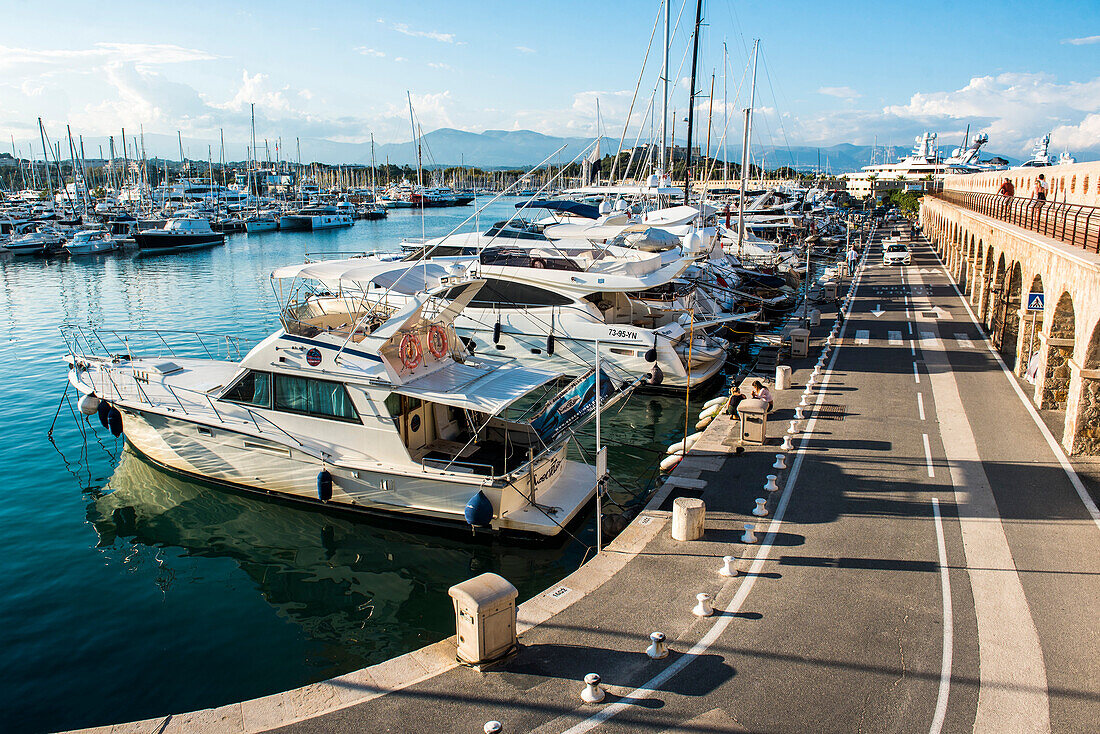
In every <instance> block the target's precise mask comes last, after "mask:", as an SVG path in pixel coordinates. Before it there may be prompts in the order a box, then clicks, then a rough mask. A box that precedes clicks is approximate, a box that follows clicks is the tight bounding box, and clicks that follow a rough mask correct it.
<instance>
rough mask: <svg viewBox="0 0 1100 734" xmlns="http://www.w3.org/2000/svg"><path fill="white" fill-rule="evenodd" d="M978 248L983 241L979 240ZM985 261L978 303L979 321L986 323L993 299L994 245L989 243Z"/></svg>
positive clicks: (985, 250)
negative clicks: (991, 292)
mask: <svg viewBox="0 0 1100 734" xmlns="http://www.w3.org/2000/svg"><path fill="white" fill-rule="evenodd" d="M978 249H979V250H982V241H981V240H978ZM983 251H984V253H985V256H984V257H983V262H984V263H985V269H984V271H983V272H982V296H981V301H980V302H979V303H978V321H980V322H981V323H982V324H985V323H986V313H987V312H988V311H989V302H990V301H991V300H992V298H991V294H990V291H992V290H993V246H992V245H989V246H988V247H986V248H985V249H984V250H983Z"/></svg>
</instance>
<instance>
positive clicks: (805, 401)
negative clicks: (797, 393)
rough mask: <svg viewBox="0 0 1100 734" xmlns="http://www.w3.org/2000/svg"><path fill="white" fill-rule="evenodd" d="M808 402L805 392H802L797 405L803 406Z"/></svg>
mask: <svg viewBox="0 0 1100 734" xmlns="http://www.w3.org/2000/svg"><path fill="white" fill-rule="evenodd" d="M809 404H810V399H809V398H807V397H806V395H805V394H803V395H802V399H801V400H799V401H798V405H799V407H802V408H805V407H806V406H807V405H809Z"/></svg>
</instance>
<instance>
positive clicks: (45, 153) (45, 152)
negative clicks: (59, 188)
mask: <svg viewBox="0 0 1100 734" xmlns="http://www.w3.org/2000/svg"><path fill="white" fill-rule="evenodd" d="M38 134H39V135H41V136H42V160H43V161H45V163H46V186H47V188H49V191H50V203H51V204H52V203H53V179H51V178H50V152H49V151H48V150H47V149H46V129H45V128H44V127H42V118H41V117H39V118H38Z"/></svg>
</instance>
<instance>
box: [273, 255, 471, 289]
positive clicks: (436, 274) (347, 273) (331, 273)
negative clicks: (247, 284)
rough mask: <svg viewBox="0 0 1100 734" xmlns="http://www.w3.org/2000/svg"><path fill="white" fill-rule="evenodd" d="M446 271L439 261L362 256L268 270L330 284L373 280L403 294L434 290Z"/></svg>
mask: <svg viewBox="0 0 1100 734" xmlns="http://www.w3.org/2000/svg"><path fill="white" fill-rule="evenodd" d="M448 275H450V273H449V271H448V270H447V268H446V267H444V266H443V265H440V264H439V263H431V262H401V261H385V260H376V259H374V258H362V257H353V258H347V259H343V260H323V261H321V262H314V263H303V264H300V265H288V266H286V267H282V268H277V269H276V270H274V271H273V272H272V273H271V277H272V278H274V279H280V280H282V279H286V278H309V279H312V280H319V281H321V282H322V283H326V284H329V285H335V284H336V283H340V282H342V283H353V284H356V285H360V286H362V285H364V284H366V283H371V282H373V283H375V284H376V285H378V286H379V287H382V288H390V289H392V290H394V291H395V292H397V293H403V294H406V295H415V294H416V293H420V292H422V291H426V290H434V289H435V288H438V287H439V286H440V285H441V284H442V282H443V279H444V278H446V277H447V276H448Z"/></svg>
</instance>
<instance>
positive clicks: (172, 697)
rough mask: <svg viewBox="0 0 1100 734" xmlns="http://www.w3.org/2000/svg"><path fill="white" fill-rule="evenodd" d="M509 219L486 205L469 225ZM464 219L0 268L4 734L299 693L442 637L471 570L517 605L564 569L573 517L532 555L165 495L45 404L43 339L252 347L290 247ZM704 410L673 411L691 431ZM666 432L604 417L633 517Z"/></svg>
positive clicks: (56, 374) (332, 244)
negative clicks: (179, 334) (486, 576)
mask: <svg viewBox="0 0 1100 734" xmlns="http://www.w3.org/2000/svg"><path fill="white" fill-rule="evenodd" d="M514 202H515V200H514V199H509V200H504V201H501V202H498V203H495V204H493V205H491V206H490V208H489V209H488V210H487V211H486V212H485V213H484V215H483V216H482V217H481V221H480V224H481V226H482V228H484V226H485V225H486V224H487V223H490V222H491V221H495V220H499V219H504V218H506V217H507V216H509V215H510V214H511V212H512V211H514V209H513V204H514ZM473 211H474V210H473V208H472V207H463V208H458V209H442V210H430V211H429V213H428V214H427V215H426V216H425V217H423V218H421V217H420V215H419V214H417V213H414V212H411V211H397V212H392V213H391V215H390V218H389V219H387V220H383V221H379V222H367V221H360V222H357V223H356V225H355V226H354V227H352V228H350V229H346V230H337V231H329V232H320V233H316V234H314V233H292V232H287V233H282V232H278V233H264V234H260V235H243V234H242V235H233V236H231V237H229V238H228V240H227V242H226V245H225V246H224V247H218V248H213V249H210V250H205V251H199V252H192V253H183V254H175V255H163V256H159V257H137V256H134V255H131V254H124V255H107V256H99V257H94V258H82V259H73V260H67V259H49V260H38V259H11V258H10V257H9V258H4V259H0V324H2V325H0V385H2V386H3V393H2V394H0V467H2V468H3V472H4V477H3V484H4V487H5V492H4V495H3V497H4V501H3V502H2V503H0V523H2V525H3V527H4V528H5V532H4V533H3V534H2V536H0V710H2V711H3V712H4V714H3V721H4V723H3V729H4V730H6V731H28V732H35V731H46V730H56V729H65V728H72V727H79V726H91V725H97V724H104V723H113V722H119V721H126V720H131V719H137V718H145V717H151V716H156V715H164V714H168V713H172V712H179V711H186V710H190V709H195V708H203V707H209V706H216V705H220V704H223V703H227V702H231V701H237V700H242V699H246V698H251V697H255V696H261V695H265V694H268V693H273V692H276V691H279V690H284V689H287V688H293V687H296V686H300V685H304V684H306V683H309V682H312V681H317V680H321V679H324V678H327V677H330V676H333V675H338V674H340V673H343V672H347V671H349V670H354V669H356V668H359V667H362V666H365V665H370V664H372V663H376V662H379V661H381V660H384V659H386V658H389V657H392V656H394V655H398V654H401V653H403V652H407V651H408V650H411V649H414V648H417V647H420V646H422V645H425V644H428V643H430V642H433V641H436V640H438V639H441V638H443V637H446V636H448V635H449V634H451V633H452V632H453V625H454V620H453V614H452V612H451V604H450V599H449V598H448V597H447V588H448V587H449V586H451V585H452V584H454V583H457V582H459V581H462V580H465V579H467V578H469V577H470V576H472V575H476V574H478V573H482V572H485V571H495V572H497V573H500V574H501V575H503V576H504V577H506V578H508V579H509V580H510V581H512V582H513V583H514V584H516V586H517V587H518V588H519V589H520V593H521V600H522V599H524V598H527V597H529V596H531V595H532V594H535V593H537V592H539V591H541V590H542V589H544V588H546V587H547V586H549V585H551V584H552V583H554V582H555V581H556V580H557V579H559V578H561V577H562V576H564V575H565V574H567V573H569V572H570V571H572V570H573V569H574V568H576V567H577V566H578V565H579V564H580V563H581V561H582V559H583V558H584V556H585V554H586V552H588V546H591V545H593V543H594V517H593V514H592V513H591V512H590V513H589V516H588V518H587V520H586V522H585V524H584V525H583V526H582V527H581V529H580V530H579V531H578V532H577V535H578V540H577V541H569V542H566V543H564V544H563V545H555V546H552V547H538V548H521V547H514V546H502V545H496V544H479V543H469V542H465V541H464V540H462V539H453V538H442V537H438V536H433V535H426V534H423V533H421V532H419V531H416V530H413V529H411V528H409V527H400V526H393V525H392V524H390V525H385V526H383V525H379V524H375V523H367V522H362V521H358V520H354V519H348V518H346V517H341V516H332V515H327V514H323V513H318V512H314V511H308V510H301V509H296V508H292V507H287V506H284V505H280V504H277V503H273V502H269V501H264V500H258V499H252V498H247V497H243V496H240V495H237V494H233V493H231V492H226V491H224V490H220V489H216V488H212V487H209V486H206V485H204V484H201V483H196V482H190V481H186V480H182V479H180V478H178V477H175V476H172V475H169V474H166V473H164V472H161V471H160V470H158V469H156V468H154V467H151V466H149V465H147V464H146V463H144V462H143V461H142V460H141V459H139V458H137V457H136V456H135V455H133V454H131V453H129V452H128V451H125V450H124V443H123V442H122V441H121V440H116V439H114V438H113V437H111V435H110V433H109V432H107V431H105V430H103V429H102V428H101V427H100V425H99V423H98V421H97V420H95V419H94V417H93V419H92V420H91V421H88V420H86V419H83V418H82V417H81V418H80V419H77V418H76V417H75V416H74V410H75V402H73V403H71V406H72V407H70V404H66V403H60V406H59V400H60V398H61V394H62V391H63V389H64V385H65V374H66V366H65V364H64V362H63V361H62V357H63V355H64V351H65V350H64V344H63V341H62V339H61V335H60V332H59V327H61V326H63V325H73V324H80V325H94V326H107V327H117V328H150V327H156V328H175V329H194V330H199V331H206V332H216V333H228V334H235V335H238V336H243V337H246V338H248V339H250V340H258V339H260V338H262V337H264V336H266V335H267V334H269V333H271V332H272V331H273V330H274V329H275V328H276V326H277V323H278V320H277V311H276V299H275V295H274V293H273V291H272V288H271V284H270V283H271V282H270V278H269V275H270V273H271V271H272V270H273V269H274V268H275V267H278V266H281V265H286V264H290V263H294V262H301V260H302V258H303V256H304V255H305V254H306V253H307V252H308V253H321V252H349V253H352V252H362V251H365V250H393V249H396V248H397V246H398V243H399V242H400V240H401V238H403V237H410V238H419V237H420V236H421V235H422V234H426V235H427V236H428V237H432V236H438V235H441V234H445V233H447V232H448V231H450V230H451V229H452V228H453V227H454V226H456V225H458V224H459V223H460V222H461V221H462V220H463V219H465V218H466V217H467V216H469V215H470V214H472V213H473ZM70 394H71V393H70ZM706 397H707V395H699V396H698V400H696V399H693V400H692V403H693V407H692V410H693V411H694V412H693V413H692V416H691V420H692V424H694V420H695V413H696V412H698V409H699V408H698V405H699V402H701V401H702V400H703V399H705V398H706ZM693 398H695V396H693ZM58 411H59V412H58ZM55 412H58V417H57V420H56V425H55V426H54V429H53V433H52V436H50V435H49V430H50V426H51V424H53V422H54V415H55ZM683 427H684V401H683V398H682V397H679V398H675V397H671V396H654V395H635V396H634V397H632V398H631V400H630V402H629V403H628V404H627V405H626V407H625V408H624V409H623V410H621V411H619V412H618V413H617V414H616V415H614V416H611V417H608V418H607V419H606V420H605V422H604V436H605V440H606V442H607V443H608V444H610V446H611V449H610V466H611V469H612V473H613V475H614V476H615V477H616V479H617V480H618V482H619V483H621V484H613V485H612V487H611V492H612V495H613V496H614V498H615V499H617V500H618V501H619V502H621V503H623V504H628V503H630V502H633V501H637V500H635V498H634V496H633V495H636V494H641V493H644V491H645V490H646V489H647V488H648V487H649V486H651V484H652V480H653V475H654V471H655V469H654V467H655V465H656V463H657V461H658V460H659V459H660V457H661V455H662V453H663V447H665V446H667V445H668V444H670V443H672V442H673V441H675V440H678V439H679V438H682V437H683Z"/></svg>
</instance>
